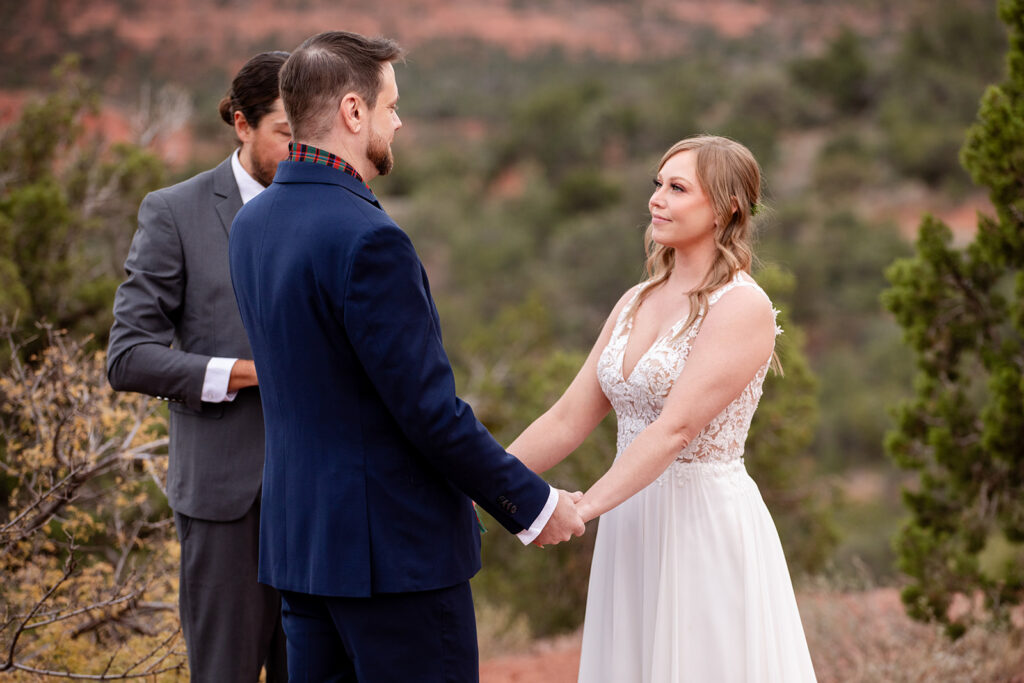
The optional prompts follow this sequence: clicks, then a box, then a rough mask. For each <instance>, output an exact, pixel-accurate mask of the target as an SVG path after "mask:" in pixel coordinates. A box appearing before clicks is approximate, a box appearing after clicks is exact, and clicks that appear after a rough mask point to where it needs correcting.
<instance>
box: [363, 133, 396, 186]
mask: <svg viewBox="0 0 1024 683" xmlns="http://www.w3.org/2000/svg"><path fill="white" fill-rule="evenodd" d="M366 157H367V158H368V159H369V160H370V163H371V164H373V166H374V168H376V169H377V173H379V174H381V175H387V174H388V173H391V169H392V168H393V167H394V165H395V156H394V154H392V153H391V145H389V144H388V142H387V141H386V140H385V139H384V137H383V136H381V135H377V131H373V130H371V131H370V143H369V146H368V147H367V148H366Z"/></svg>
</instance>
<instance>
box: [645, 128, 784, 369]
mask: <svg viewBox="0 0 1024 683" xmlns="http://www.w3.org/2000/svg"><path fill="white" fill-rule="evenodd" d="M687 151H689V152H693V153H694V154H695V155H696V159H695V160H696V167H697V182H698V183H700V187H701V189H702V190H703V191H704V195H705V196H706V197H707V198H708V202H709V203H710V204H711V209H712V211H713V212H714V215H715V226H714V229H713V233H714V239H715V247H716V250H717V253H716V254H715V260H714V262H713V263H712V264H711V268H710V269H709V270H708V272H707V273H706V274H705V276H704V279H703V280H702V281H701V283H700V285H698V286H697V288H696V289H694V290H692V291H691V292H690V293H689V299H690V313H689V315H688V316H687V318H686V320H685V322H684V323H683V326H682V328H681V332H682V331H685V330H686V329H688V328H689V327H690V326H691V325H693V324H694V322H695V321H696V320H697V317H698V316H699V315H700V314H701V312H703V311H705V310H706V309H707V306H708V297H709V296H710V294H711V293H712V292H714V291H715V290H716V289H718V288H719V287H721V286H723V285H725V284H726V283H727V282H729V281H730V280H732V278H734V277H735V276H736V274H737V273H738V272H740V271H743V272H746V273H749V272H750V266H751V262H752V261H753V258H754V252H753V249H752V248H751V244H750V243H751V234H752V232H753V221H752V220H751V219H752V218H753V215H754V213H755V211H756V210H757V207H758V206H759V202H760V200H761V168H760V166H758V163H757V160H756V159H755V158H754V155H753V154H751V153H750V150H749V149H747V148H746V147H744V146H743V145H741V144H740V143H738V142H736V141H735V140H730V139H729V138H725V137H720V136H717V135H695V136H693V137H689V138H685V139H683V140H680V141H679V142H677V143H676V144H674V145H672V146H671V147H670V148H669V149H668V151H667V152H665V154H664V156H662V157H661V162H660V163H659V164H658V171H659V172H660V171H661V169H662V168H663V167H664V166H665V163H666V162H667V161H668V160H669V159H671V158H672V157H674V156H675V155H676V154H679V153H680V152H687ZM652 232H653V224H648V226H647V230H646V232H645V233H644V246H645V250H646V252H647V261H646V263H645V269H646V271H647V279H646V281H645V286H644V288H643V290H642V291H641V292H640V295H639V296H638V297H637V299H636V302H635V303H634V304H633V306H632V307H631V310H630V312H629V315H630V316H633V315H635V314H636V310H637V308H639V306H640V304H641V303H642V302H643V300H644V299H646V298H647V296H648V295H650V293H651V292H652V291H653V290H654V289H656V288H657V287H658V286H660V285H661V284H663V283H664V282H665V281H666V280H667V279H668V276H669V275H670V274H671V273H672V268H673V267H674V266H675V250H674V249H673V248H672V247H666V246H665V245H662V244H658V243H657V242H655V241H654V239H653V237H652ZM777 364H778V359H777V357H775V356H774V354H773V365H777Z"/></svg>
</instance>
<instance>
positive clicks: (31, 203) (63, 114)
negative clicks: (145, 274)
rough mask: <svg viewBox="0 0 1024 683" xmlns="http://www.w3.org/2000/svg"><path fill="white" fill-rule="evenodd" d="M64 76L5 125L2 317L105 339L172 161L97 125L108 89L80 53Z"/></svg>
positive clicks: (0, 191) (0, 208) (0, 199)
mask: <svg viewBox="0 0 1024 683" xmlns="http://www.w3.org/2000/svg"><path fill="white" fill-rule="evenodd" d="M54 80H55V81H56V82H55V86H54V87H53V88H52V89H51V90H50V91H49V92H47V94H46V95H45V96H44V97H43V98H42V99H40V100H38V101H30V102H28V103H26V105H25V107H24V109H23V110H22V111H21V114H20V116H19V118H18V120H17V121H15V122H14V123H13V124H12V125H11V126H9V127H8V128H7V129H6V130H5V131H3V132H2V134H0V318H6V319H7V320H15V319H16V320H17V321H18V332H19V334H21V335H25V336H28V335H29V334H32V333H33V332H34V330H35V324H36V321H38V320H40V319H46V320H47V321H48V322H50V323H51V324H53V325H54V326H56V327H57V328H65V329H67V330H69V331H70V332H72V333H73V334H74V335H75V336H77V337H81V336H84V335H87V334H92V335H94V336H95V337H96V338H97V340H98V343H100V344H101V343H102V342H103V340H104V339H105V337H106V334H107V331H108V330H109V329H110V323H111V313H110V307H111V301H112V300H113V295H114V290H115V289H116V287H117V285H118V283H119V282H120V281H121V278H122V277H123V270H122V266H121V264H122V263H123V259H124V256H125V254H127V252H128V240H130V238H131V235H132V233H133V232H134V229H135V212H136V211H137V210H138V206H139V202H140V201H141V200H142V197H143V195H145V193H146V192H147V191H149V190H151V189H153V188H155V187H158V186H159V185H160V184H161V182H162V179H163V166H162V164H161V162H160V161H159V159H157V158H156V157H155V156H154V155H153V154H152V153H150V152H148V151H146V150H144V149H142V148H140V147H139V146H137V145H134V144H128V143H118V144H110V143H109V142H108V141H107V140H105V139H104V138H103V137H102V136H100V135H98V134H96V133H95V132H93V131H91V130H90V129H89V128H88V126H87V125H86V123H87V120H88V118H89V117H90V116H94V115H95V114H96V113H97V111H98V95H97V92H96V89H95V86H94V85H93V84H91V83H90V82H89V81H88V80H87V79H86V78H85V77H84V76H83V75H82V74H81V73H80V71H79V69H78V63H77V60H76V59H75V58H73V57H69V58H66V59H65V60H64V61H63V62H62V63H61V65H60V66H59V67H57V68H56V69H55V70H54ZM41 344H42V341H41V340H40V341H39V342H38V343H36V344H28V345H26V347H25V349H24V351H26V352H27V353H28V354H31V353H32V352H35V351H38V350H39V347H40V345H41ZM2 353H3V352H0V355H2ZM2 364H3V363H2V362H0V365H2Z"/></svg>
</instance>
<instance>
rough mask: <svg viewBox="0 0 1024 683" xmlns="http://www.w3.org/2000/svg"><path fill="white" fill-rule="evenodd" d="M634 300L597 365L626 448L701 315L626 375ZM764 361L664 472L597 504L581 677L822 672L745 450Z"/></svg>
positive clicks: (719, 680) (716, 682) (675, 369)
mask: <svg viewBox="0 0 1024 683" xmlns="http://www.w3.org/2000/svg"><path fill="white" fill-rule="evenodd" d="M744 286H745V287H755V288H758V290H759V291H762V290H760V288H759V287H757V285H756V284H755V283H754V282H753V281H752V280H750V279H749V278H748V277H747V276H745V275H743V274H737V276H736V277H735V278H734V279H733V280H732V281H731V282H729V283H728V284H726V285H724V286H723V287H721V288H720V289H718V290H717V291H716V292H713V293H712V294H711V296H710V297H709V306H713V305H714V304H715V303H716V302H717V301H718V300H719V299H720V298H721V297H722V296H723V295H724V294H726V293H727V292H729V291H730V290H732V289H733V288H735V287H744ZM640 291H641V288H637V292H636V293H635V294H634V295H633V296H634V300H635V298H636V296H637V295H638V294H639V292H640ZM762 293H763V291H762ZM628 309H629V306H627V307H626V308H625V309H624V311H623V314H622V315H620V316H619V319H618V321H617V322H616V325H615V329H614V331H613V333H612V337H611V339H610V340H609V342H608V346H607V347H605V349H604V350H603V352H602V353H601V357H600V360H599V362H598V367H597V373H598V379H599V381H600V383H601V388H602V389H603V390H604V392H605V394H606V395H607V396H608V399H609V401H610V402H611V404H612V407H613V408H614V409H615V414H616V416H617V418H618V454H620V455H621V454H622V452H623V451H624V450H625V449H626V447H627V446H629V444H630V442H632V440H633V438H634V437H636V435H637V434H639V433H640V432H641V431H643V430H644V428H645V427H647V425H649V424H651V423H652V422H653V421H654V420H655V419H656V418H657V417H658V415H659V413H660V412H661V408H662V405H663V403H664V401H665V397H666V396H667V395H668V393H669V390H670V389H671V388H672V384H673V382H674V381H675V379H676V377H678V376H679V373H680V371H681V370H682V369H683V365H684V364H685V363H686V358H687V355H688V354H689V351H690V345H691V343H692V341H693V339H694V338H695V337H696V335H697V334H698V332H699V328H700V323H701V321H702V319H703V318H702V317H701V318H698V320H697V322H696V323H695V324H694V325H693V326H692V327H691V328H690V329H689V330H687V331H686V332H685V333H683V334H679V331H680V327H681V325H682V322H683V321H679V323H677V324H676V327H674V328H673V329H672V331H671V332H670V333H669V334H667V335H665V336H664V337H662V338H660V339H658V340H657V341H655V342H654V344H653V345H652V346H651V348H650V349H649V350H648V351H647V352H646V353H645V354H644V355H643V356H642V357H641V358H640V360H639V361H638V362H637V364H636V367H635V368H634V370H633V372H632V373H631V374H630V376H629V378H628V379H624V378H623V373H622V360H623V352H624V350H625V347H626V342H627V340H628V338H629V333H630V330H631V328H632V321H631V319H630V320H626V319H625V318H626V316H625V311H626V310H628ZM778 332H781V330H778V329H777V330H776V333H778ZM767 371H768V361H767V359H766V362H765V364H764V366H763V367H762V368H761V369H760V370H759V371H758V373H757V375H756V376H755V377H754V378H753V379H752V380H751V381H750V383H749V384H748V385H747V387H746V388H745V389H744V390H743V393H742V394H740V395H739V397H737V398H736V399H735V400H734V401H733V402H732V403H730V404H729V405H728V406H727V407H726V408H725V410H723V411H722V412H721V413H720V414H719V415H718V416H717V417H715V418H714V419H713V420H712V421H711V422H710V423H709V424H708V425H707V426H706V427H705V428H704V429H703V430H702V431H701V432H700V434H698V435H697V437H696V438H695V439H694V440H693V441H692V442H691V443H690V445H689V446H688V447H687V448H686V449H685V450H684V451H682V452H681V453H680V454H679V455H678V457H677V458H676V460H675V461H674V462H673V463H672V464H671V465H670V466H669V467H668V469H667V470H665V472H664V473H662V474H661V476H659V477H658V479H657V480H656V481H654V482H653V483H651V484H650V485H649V486H648V487H646V488H645V489H643V490H642V491H640V492H639V493H637V494H636V495H635V496H633V497H632V498H630V499H629V500H627V501H625V502H624V503H622V504H621V505H619V506H618V507H617V508H615V509H613V510H610V511H609V512H606V513H605V514H604V515H603V516H602V517H601V521H600V524H599V527H598V535H597V541H596V546H595V549H594V560H593V565H592V568H591V574H590V589H589V593H588V596H587V613H586V619H585V622H584V626H583V651H582V655H581V661H580V674H579V681H580V683H603V682H607V683H640V682H645V683H669V682H673V683H674V682H677V681H690V682H693V683H733V682H738V681H745V682H748V683H754V682H757V683H761V682H778V683H802V682H804V681H814V680H815V676H814V669H813V668H812V666H811V657H810V654H809V652H808V649H807V641H806V639H805V637H804V632H803V626H802V625H801V623H800V613H799V612H798V610H797V604H796V598H795V596H794V595H793V585H792V582H791V580H790V577H789V571H788V569H787V567H786V560H785V557H784V556H783V552H782V545H781V543H780V542H779V535H778V532H777V531H776V529H775V524H774V523H773V522H772V519H771V516H770V515H769V513H768V509H767V508H766V507H765V504H764V501H763V500H762V499H761V494H760V492H759V491H758V489H757V485H756V484H755V483H754V481H753V480H752V479H751V478H750V477H749V476H748V475H747V471H746V468H745V467H744V464H743V443H744V441H745V440H746V437H747V431H748V430H749V428H750V420H751V418H752V417H753V415H754V410H755V409H756V408H757V403H758V400H759V399H760V398H761V387H762V384H763V382H764V378H765V375H766V373H767Z"/></svg>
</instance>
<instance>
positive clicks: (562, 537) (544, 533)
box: [533, 490, 587, 548]
mask: <svg viewBox="0 0 1024 683" xmlns="http://www.w3.org/2000/svg"><path fill="white" fill-rule="evenodd" d="M581 498H583V493H582V492H581V491H576V492H574V493H569V492H568V491H562V490H559V491H558V504H557V505H556V506H555V511H554V512H553V513H551V519H549V520H548V523H547V525H546V526H545V527H544V528H543V529H541V532H540V535H538V536H537V538H536V539H535V540H534V541H533V544H534V545H535V546H537V547H539V548H543V547H544V546H545V545H553V544H558V543H561V542H563V541H568V540H569V539H570V538H572V537H573V536H582V535H583V534H584V532H585V531H586V530H587V529H586V526H584V524H583V518H582V517H580V513H579V512H578V511H577V510H576V503H578V502H579V501H580V499H581Z"/></svg>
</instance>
